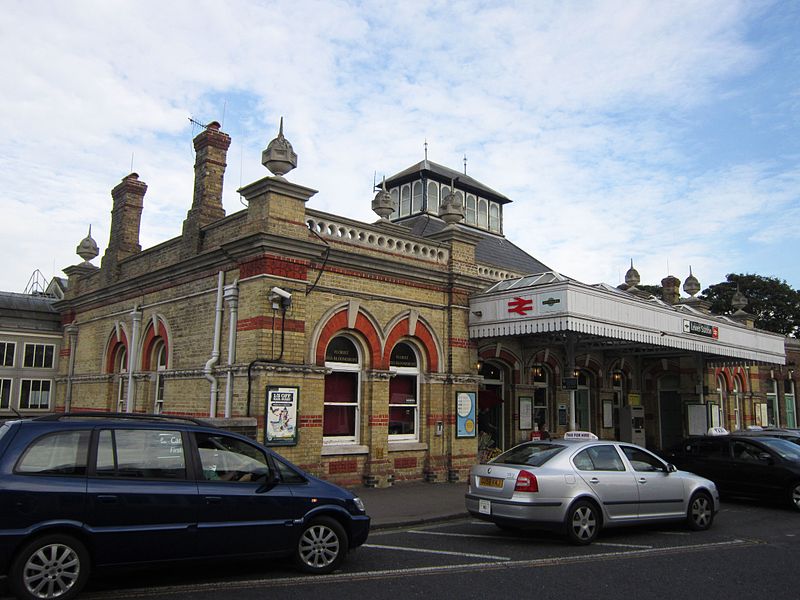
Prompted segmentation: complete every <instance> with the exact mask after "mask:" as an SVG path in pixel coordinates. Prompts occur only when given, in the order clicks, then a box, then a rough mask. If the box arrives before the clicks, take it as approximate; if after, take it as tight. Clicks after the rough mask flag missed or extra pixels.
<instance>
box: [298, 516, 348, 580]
mask: <svg viewBox="0 0 800 600" xmlns="http://www.w3.org/2000/svg"><path fill="white" fill-rule="evenodd" d="M347 547H348V540H347V533H345V530H344V528H343V527H342V526H341V525H340V524H339V522H338V521H337V520H336V519H332V518H331V517H318V518H316V519H314V520H312V521H310V522H309V523H307V524H306V525H305V527H304V528H303V532H302V533H301V534H300V539H299V540H298V541H297V547H296V548H295V553H294V560H295V564H296V565H297V566H298V568H299V569H300V570H301V571H305V572H306V573H314V574H317V575H323V574H325V573H330V572H332V571H334V570H335V569H336V568H337V567H338V566H339V565H340V564H341V562H342V561H343V560H344V557H345V555H346V554H347Z"/></svg>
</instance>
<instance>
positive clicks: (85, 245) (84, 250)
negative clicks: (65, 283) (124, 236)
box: [75, 225, 100, 264]
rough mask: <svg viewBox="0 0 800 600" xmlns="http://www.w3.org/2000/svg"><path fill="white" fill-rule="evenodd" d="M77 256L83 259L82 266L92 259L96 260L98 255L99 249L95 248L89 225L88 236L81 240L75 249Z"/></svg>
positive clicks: (95, 243) (95, 244)
mask: <svg viewBox="0 0 800 600" xmlns="http://www.w3.org/2000/svg"><path fill="white" fill-rule="evenodd" d="M75 252H76V254H77V255H78V256H80V257H81V258H82V259H83V262H84V264H86V263H89V261H90V260H92V259H93V258H97V256H98V255H99V254H100V249H99V248H98V247H97V242H95V241H94V239H93V238H92V226H91V225H89V234H88V235H87V236H86V237H85V238H83V239H82V240H81V243H80V244H78V247H77V248H76V249H75Z"/></svg>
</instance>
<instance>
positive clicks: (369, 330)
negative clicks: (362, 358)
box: [315, 307, 381, 366]
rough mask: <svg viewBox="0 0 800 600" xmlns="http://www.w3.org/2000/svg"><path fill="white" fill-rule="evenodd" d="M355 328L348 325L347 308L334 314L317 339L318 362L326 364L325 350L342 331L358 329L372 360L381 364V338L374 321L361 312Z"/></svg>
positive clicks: (372, 362)
mask: <svg viewBox="0 0 800 600" xmlns="http://www.w3.org/2000/svg"><path fill="white" fill-rule="evenodd" d="M355 325H356V326H355V327H354V328H352V329H351V328H350V327H348V326H347V308H346V307H345V308H343V309H342V310H340V311H339V312H337V313H336V314H335V315H333V316H332V317H331V318H330V319H328V322H327V323H325V326H324V327H323V328H322V331H321V332H320V334H319V339H318V340H317V353H316V357H315V359H316V364H317V365H319V366H322V365H324V364H325V350H326V349H327V348H328V344H329V343H330V341H331V340H332V339H333V338H334V337H336V335H337V334H339V333H341V332H342V331H357V332H358V333H360V334H361V335H362V337H363V338H364V340H365V341H366V344H367V351H368V353H369V357H370V362H371V364H372V365H375V366H377V365H380V364H381V338H380V335H379V334H378V330H377V329H375V326H374V325H373V324H372V322H371V321H370V320H369V319H368V318H367V317H366V316H365V315H364V314H363V313H361V312H359V313H358V316H357V317H356V323H355Z"/></svg>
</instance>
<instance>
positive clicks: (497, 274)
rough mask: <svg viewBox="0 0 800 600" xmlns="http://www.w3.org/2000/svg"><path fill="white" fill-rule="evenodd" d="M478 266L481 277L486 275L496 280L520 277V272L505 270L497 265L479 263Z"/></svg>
mask: <svg viewBox="0 0 800 600" xmlns="http://www.w3.org/2000/svg"><path fill="white" fill-rule="evenodd" d="M477 267H478V275H479V276H480V277H486V278H487V279H494V280H495V281H502V280H504V279H516V278H517V277H520V273H512V272H511V271H504V270H503V269H498V268H497V267H492V266H489V265H477Z"/></svg>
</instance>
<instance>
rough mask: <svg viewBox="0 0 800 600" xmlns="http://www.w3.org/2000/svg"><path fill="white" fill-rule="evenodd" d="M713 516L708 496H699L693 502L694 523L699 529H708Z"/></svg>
mask: <svg viewBox="0 0 800 600" xmlns="http://www.w3.org/2000/svg"><path fill="white" fill-rule="evenodd" d="M712 516H713V514H712V512H711V507H710V506H709V500H708V498H707V497H706V496H697V497H696V498H695V499H694V501H693V502H692V521H693V522H694V525H695V527H697V529H708V527H709V526H710V525H711V518H712Z"/></svg>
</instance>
